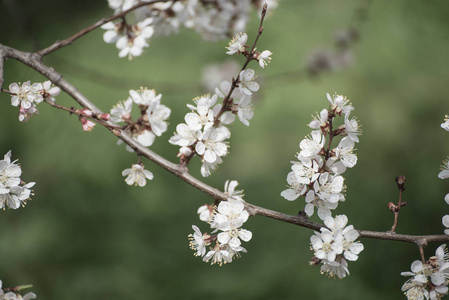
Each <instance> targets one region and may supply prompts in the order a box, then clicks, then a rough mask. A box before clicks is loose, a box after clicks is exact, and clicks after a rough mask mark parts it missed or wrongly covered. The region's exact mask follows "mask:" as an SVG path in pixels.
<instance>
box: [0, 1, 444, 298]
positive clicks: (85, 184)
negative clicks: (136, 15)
mask: <svg viewBox="0 0 449 300" xmlns="http://www.w3.org/2000/svg"><path fill="white" fill-rule="evenodd" d="M1 5H2V6H1V9H0V42H1V43H3V44H6V45H9V46H12V47H16V48H18V49H21V50H27V51H34V50H36V49H40V48H43V47H45V46H47V45H49V44H51V43H53V42H54V41H55V40H57V39H63V38H66V37H68V36H70V35H71V34H73V33H75V32H77V31H78V30H80V29H81V28H83V27H86V26H88V25H90V24H92V23H93V22H95V21H96V20H98V19H100V18H102V17H105V16H109V15H111V11H110V9H109V8H108V7H107V3H106V1H95V2H93V1H87V0H82V1H74V0H65V1H52V0H41V1H19V0H17V1H14V0H12V1H11V0H10V1H8V0H4V1H3V2H2V4H1ZM11 7H12V8H11ZM360 10H364V11H365V12H366V13H367V14H366V18H364V19H363V18H362V19H360V18H358V17H354V16H357V14H358V11H360ZM448 11H449V3H448V2H445V1H432V2H431V3H430V2H428V1H414V0H413V1H408V0H407V1H406V0H399V1H388V0H378V1H372V2H369V1H356V0H344V1H343V0H342V1H331V0H326V1H325V0H319V1H287V0H284V1H281V3H280V5H279V8H278V9H277V10H276V11H275V12H274V14H273V15H272V16H271V17H270V18H269V19H267V20H266V22H265V26H264V27H265V30H264V33H263V35H262V37H261V39H260V43H259V49H261V50H263V49H269V50H271V51H272V52H273V53H274V54H273V56H272V57H273V59H272V63H271V64H270V65H268V67H266V68H265V70H261V69H260V68H259V67H258V66H257V65H256V64H254V65H253V66H252V67H253V68H254V69H255V70H256V72H257V74H258V75H259V78H260V81H261V89H260V91H259V92H258V94H257V101H256V106H255V117H254V119H253V120H252V121H251V126H249V127H246V126H244V125H242V124H241V123H239V122H236V124H235V125H233V126H232V130H231V131H232V137H231V140H230V153H229V155H228V156H227V157H226V158H225V159H224V164H223V165H221V166H220V167H219V169H218V171H217V172H216V173H215V174H213V176H211V177H209V178H206V179H204V181H205V182H206V183H208V184H210V185H212V186H215V187H217V188H221V189H222V188H223V185H224V182H225V181H226V180H227V179H235V180H238V181H239V183H240V185H239V187H241V188H243V189H244V190H245V199H246V200H247V201H248V202H250V203H253V204H256V205H259V206H263V207H267V208H271V209H274V210H278V211H282V212H285V213H290V214H295V213H297V212H298V211H299V210H301V209H303V207H304V201H303V200H302V198H300V199H298V200H297V201H294V202H288V201H286V200H285V199H283V198H282V197H280V192H281V191H282V190H284V189H285V186H286V181H285V179H286V175H287V173H288V172H289V170H290V160H293V159H294V155H295V153H296V152H297V151H298V149H299V148H298V143H299V141H300V140H301V139H302V138H304V136H305V135H307V134H308V133H309V131H310V129H309V128H308V127H307V124H308V123H309V122H310V119H311V117H310V115H311V114H314V113H315V112H317V111H320V110H321V109H323V108H324V107H325V106H327V104H328V103H327V100H326V96H325V95H326V93H327V92H329V93H334V92H337V93H339V94H343V95H346V96H347V97H348V98H349V99H351V101H352V103H353V106H354V107H355V111H354V113H353V115H355V116H357V117H358V119H359V120H360V122H361V124H362V125H363V136H362V137H361V139H360V143H359V144H358V145H357V154H358V157H359V162H358V164H357V166H356V167H355V168H353V169H350V170H348V171H347V172H346V173H345V177H346V181H345V183H346V185H347V193H346V198H347V201H346V202H345V203H342V204H340V205H339V207H338V209H337V210H336V211H335V213H337V214H338V213H345V214H346V215H347V216H348V217H349V220H350V224H353V225H354V226H355V227H356V228H359V229H366V230H378V231H385V230H389V229H390V228H391V225H392V221H393V215H392V213H391V212H389V211H388V209H387V203H388V202H389V201H393V202H394V201H397V195H398V192H397V188H396V185H395V182H394V178H395V177H396V176H398V175H405V176H406V178H407V182H406V189H407V190H406V191H405V193H404V200H405V201H407V202H408V205H407V206H406V207H405V208H404V209H403V210H402V211H401V214H400V217H399V225H398V229H397V231H398V232H399V233H408V234H434V233H443V229H444V227H443V226H442V224H441V218H442V216H443V215H445V214H447V213H449V207H448V206H447V204H445V202H444V200H443V198H444V195H445V194H446V193H447V192H449V182H448V181H443V180H439V179H438V178H437V174H438V172H439V167H440V165H441V164H442V161H443V160H444V159H446V157H447V156H448V155H449V133H447V132H445V131H444V130H442V129H441V128H440V124H441V123H442V122H443V118H444V115H445V114H446V113H449V101H448V99H447V98H448V95H447V91H448V89H447V87H448V81H449V62H448V58H447V57H448V53H449V18H448ZM251 17H252V19H251V22H250V23H249V24H248V30H247V32H248V33H249V37H250V39H253V38H254V34H255V32H256V30H257V26H258V18H257V16H256V15H255V13H254V14H253V15H252V16H251ZM355 20H359V21H357V22H356V21H355ZM351 25H353V26H356V27H357V28H358V30H359V33H360V39H359V40H358V41H357V43H355V44H354V45H353V47H352V48H351V51H352V53H353V62H352V63H351V64H350V65H348V66H347V67H346V68H342V69H340V70H335V71H333V72H327V73H323V74H321V75H320V76H315V77H310V76H306V75H305V73H304V71H303V70H304V66H305V65H306V64H307V57H308V56H310V55H311V54H312V53H313V52H314V51H315V50H316V49H333V47H334V40H333V36H334V33H335V31H336V30H339V29H345V28H348V26H351ZM102 34H103V31H102V30H96V31H94V32H92V33H91V34H89V35H87V36H85V37H83V38H81V39H79V40H78V41H77V42H75V43H74V44H73V45H72V46H70V47H66V48H64V49H62V50H60V51H57V52H55V53H53V54H51V55H49V56H48V57H46V58H45V62H46V63H47V64H49V65H51V66H53V67H54V68H56V69H57V70H58V71H59V72H60V73H61V74H62V75H63V76H64V77H65V78H66V79H67V80H68V81H69V82H71V83H73V84H74V85H75V86H77V87H78V88H79V89H80V90H81V91H82V93H84V95H86V96H87V97H88V98H90V99H91V100H92V101H93V102H94V103H96V104H97V106H99V107H100V108H101V109H103V110H104V111H108V110H109V109H110V108H111V106H112V105H114V104H116V103H117V102H118V101H119V100H124V99H126V98H127V96H128V90H130V89H136V88H138V87H140V86H147V87H149V88H154V89H156V91H157V92H158V93H162V94H163V97H162V102H163V104H165V105H167V106H169V107H170V108H171V109H172V115H171V117H170V125H169V130H168V132H166V133H165V134H164V135H163V136H162V137H161V138H158V139H157V140H156V142H155V143H154V145H153V146H152V147H151V149H152V150H154V151H156V152H157V153H159V154H161V155H163V156H165V157H166V158H168V159H170V160H172V161H176V157H175V156H176V152H177V150H178V149H177V147H174V146H172V145H170V144H169V143H168V142H167V140H168V139H169V137H170V136H171V133H172V132H173V131H174V130H175V127H176V124H178V123H180V122H182V121H183V116H184V114H185V113H187V111H188V109H187V107H186V106H185V105H186V103H189V102H190V101H191V99H193V98H194V97H196V96H199V95H202V94H203V93H204V89H203V88H202V86H201V76H202V70H203V68H204V67H205V66H206V65H209V64H213V63H220V62H223V61H225V60H228V59H229V57H228V56H227V55H226V54H225V46H226V45H227V42H228V41H221V42H217V43H208V42H204V41H202V40H201V39H200V37H199V36H198V35H197V34H196V33H194V32H192V31H189V30H185V29H182V30H181V32H180V34H178V35H172V36H169V37H160V38H155V39H154V40H153V41H152V43H151V46H150V48H148V49H146V50H145V53H144V55H143V56H142V57H137V58H136V59H135V60H133V61H131V62H129V61H128V60H127V59H119V58H118V56H117V54H118V51H117V49H116V48H115V47H114V46H113V45H107V44H105V43H104V42H103V41H102ZM232 59H235V60H236V61H237V62H238V63H241V59H242V58H241V57H240V58H239V57H233V58H232ZM26 80H31V81H32V82H36V81H41V82H42V81H44V78H43V77H42V76H41V75H39V74H37V73H36V72H35V71H33V70H31V69H29V68H26V67H24V66H23V65H21V64H20V63H18V62H16V61H13V60H9V61H7V62H6V64H5V87H7V86H8V85H9V84H10V83H12V82H18V81H20V82H23V81H26ZM57 102H58V103H60V104H63V105H65V106H72V105H76V103H75V102H74V101H73V100H72V99H70V98H69V97H68V96H67V95H64V94H61V95H60V96H59V97H58V98H57ZM39 110H40V115H39V116H38V117H35V118H33V119H32V120H30V121H29V122H28V123H26V124H22V123H20V122H19V121H18V120H17V114H18V109H17V108H16V107H12V106H11V105H10V97H9V96H8V95H6V94H5V93H2V94H1V95H0V124H1V128H2V130H1V133H0V155H3V154H4V153H6V152H7V151H8V150H12V154H13V159H19V162H20V163H21V165H22V169H23V175H22V179H23V180H25V181H27V182H29V181H36V182H37V184H36V186H35V188H34V190H35V196H34V197H33V200H32V201H31V202H29V203H28V205H27V206H26V207H25V208H20V209H18V210H6V211H0V215H1V216H0V240H1V242H0V257H1V258H0V276H1V277H0V279H2V280H3V285H4V286H13V285H17V284H28V283H31V284H33V285H34V287H33V288H32V290H33V291H34V292H35V293H36V294H37V295H38V298H39V299H65V300H72V299H137V298H139V299H203V298H206V297H207V298H214V299H329V297H331V298H332V299H401V298H405V297H404V296H402V292H401V290H400V288H401V286H402V284H403V282H404V281H405V280H406V278H404V277H402V276H400V272H402V271H407V270H409V268H410V264H411V263H412V261H413V260H415V259H419V252H418V248H417V247H416V246H415V245H413V244H405V243H398V242H391V241H379V240H369V239H363V240H362V242H363V243H364V245H365V250H364V251H363V252H362V253H361V255H360V258H359V260H358V261H357V262H350V264H349V269H350V272H351V275H350V276H348V277H347V278H344V279H343V280H338V279H328V278H326V277H325V276H323V275H320V272H319V268H318V267H311V266H309V264H308V261H309V259H310V257H311V256H312V255H313V254H312V252H311V251H310V250H309V238H310V235H311V234H312V232H311V231H310V230H307V229H304V228H300V227H296V226H293V225H290V224H286V223H282V222H278V221H274V220H271V219H266V218H263V217H252V218H250V219H249V221H248V222H247V223H246V224H245V228H246V229H248V230H251V231H252V232H253V239H252V240H251V241H250V242H249V243H246V244H245V247H246V248H247V250H248V253H247V254H244V255H243V257H242V258H240V259H238V260H236V261H234V262H233V263H232V264H229V265H226V266H223V267H218V266H210V265H209V264H206V263H203V262H202V261H201V259H199V258H197V257H194V256H193V251H191V250H190V249H189V248H188V241H187V235H188V234H189V233H191V232H192V229H191V225H192V224H196V225H198V226H200V228H201V229H202V230H203V231H205V230H208V227H207V225H206V224H205V223H202V222H200V221H199V220H198V217H197V214H196V209H197V208H198V207H199V206H200V205H202V204H204V203H208V202H211V199H210V198H208V197H207V196H206V195H204V194H202V193H201V192H199V191H197V190H195V189H194V188H192V187H190V186H189V185H187V184H185V183H184V182H182V181H180V180H178V179H177V178H175V177H174V176H172V175H171V174H169V173H168V172H166V171H165V170H163V169H161V168H159V167H157V166H155V165H154V164H152V163H151V162H149V161H145V166H146V168H147V169H150V170H151V171H152V172H153V173H154V175H155V178H154V180H152V181H151V182H148V184H147V186H146V187H144V188H138V187H130V186H127V185H126V184H125V183H124V181H123V179H124V178H123V177H122V176H121V172H122V170H123V169H125V168H129V167H130V166H131V164H133V163H135V162H136V157H135V156H134V155H133V154H130V153H128V152H126V151H125V149H124V147H123V145H122V146H116V138H115V137H114V136H113V135H111V134H109V133H108V131H107V130H105V129H103V128H100V127H98V128H95V129H94V130H93V131H92V132H90V133H86V132H83V131H82V130H81V125H80V123H79V121H78V120H77V118H76V117H74V116H69V115H68V114H67V113H65V112H62V111H59V110H55V109H52V108H51V107H48V106H45V105H44V104H42V105H40V106H39ZM199 166H200V164H199V162H198V161H197V160H196V159H195V160H194V161H193V162H192V164H191V166H190V170H191V172H192V174H194V175H195V176H197V177H200V173H199ZM312 219H313V220H315V221H317V220H318V218H317V217H316V216H313V217H312ZM438 246H439V244H431V245H429V246H428V247H427V248H426V249H425V252H426V256H431V255H433V253H434V251H435V249H436V248H437V247H438ZM330 295H331V296H330Z"/></svg>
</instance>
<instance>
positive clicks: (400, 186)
mask: <svg viewBox="0 0 449 300" xmlns="http://www.w3.org/2000/svg"><path fill="white" fill-rule="evenodd" d="M395 180H396V183H397V185H398V189H399V190H400V191H405V187H404V185H405V176H403V175H401V176H398V177H396V179H395Z"/></svg>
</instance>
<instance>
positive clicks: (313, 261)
mask: <svg viewBox="0 0 449 300" xmlns="http://www.w3.org/2000/svg"><path fill="white" fill-rule="evenodd" d="M320 262H321V259H319V258H318V257H315V256H314V257H312V258H311V259H310V260H309V264H310V265H311V266H316V265H319V264H320Z"/></svg>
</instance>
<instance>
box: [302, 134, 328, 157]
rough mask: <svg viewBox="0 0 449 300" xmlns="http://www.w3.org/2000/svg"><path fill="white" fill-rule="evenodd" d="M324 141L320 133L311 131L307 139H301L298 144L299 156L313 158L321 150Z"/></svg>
mask: <svg viewBox="0 0 449 300" xmlns="http://www.w3.org/2000/svg"><path fill="white" fill-rule="evenodd" d="M325 141H326V139H325V138H324V136H323V135H322V134H321V131H319V130H315V131H312V132H311V134H310V136H309V137H308V138H305V139H303V140H302V141H301V142H300V143H299V148H301V152H300V153H299V155H301V156H302V157H304V158H313V157H314V156H315V155H318V154H319V153H320V151H321V149H323V147H324V143H325Z"/></svg>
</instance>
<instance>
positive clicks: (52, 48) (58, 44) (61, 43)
mask: <svg viewBox="0 0 449 300" xmlns="http://www.w3.org/2000/svg"><path fill="white" fill-rule="evenodd" d="M168 1H170V0H154V1H146V2H140V3H138V4H136V5H134V6H133V7H130V8H129V9H127V10H124V11H122V12H120V13H118V14H115V15H113V16H111V17H109V18H103V19H101V20H99V21H97V22H95V23H94V24H92V25H90V26H89V27H86V28H84V29H82V30H80V31H79V32H77V33H75V34H74V35H72V36H71V37H69V38H67V39H65V40H62V41H56V42H55V43H54V44H53V45H51V46H48V47H47V48H44V49H42V50H40V51H38V52H37V55H39V56H41V57H43V56H45V55H48V54H50V53H52V52H54V51H56V50H58V49H61V48H62V47H65V46H67V45H71V44H72V43H73V41H75V40H77V39H79V38H80V37H82V36H83V35H86V34H88V33H89V32H91V31H92V30H94V29H97V28H98V27H100V26H101V25H104V24H106V23H108V22H111V21H113V20H116V19H119V18H122V17H124V16H126V15H127V14H128V13H129V12H131V11H133V10H135V9H137V8H139V7H142V6H145V5H150V4H154V3H157V2H168Z"/></svg>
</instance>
